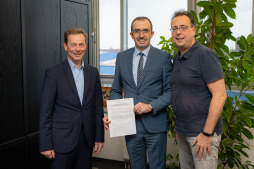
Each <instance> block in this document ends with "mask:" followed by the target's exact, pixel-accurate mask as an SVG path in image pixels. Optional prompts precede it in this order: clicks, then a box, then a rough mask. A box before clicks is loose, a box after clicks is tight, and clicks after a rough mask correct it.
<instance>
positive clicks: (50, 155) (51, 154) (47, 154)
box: [41, 150, 55, 159]
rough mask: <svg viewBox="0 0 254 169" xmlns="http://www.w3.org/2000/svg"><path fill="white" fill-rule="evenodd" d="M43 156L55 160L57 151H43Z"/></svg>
mask: <svg viewBox="0 0 254 169" xmlns="http://www.w3.org/2000/svg"><path fill="white" fill-rule="evenodd" d="M41 154H42V155H43V156H45V157H46V158H48V159H51V158H55V151H54V150H48V151H43V152H41Z"/></svg>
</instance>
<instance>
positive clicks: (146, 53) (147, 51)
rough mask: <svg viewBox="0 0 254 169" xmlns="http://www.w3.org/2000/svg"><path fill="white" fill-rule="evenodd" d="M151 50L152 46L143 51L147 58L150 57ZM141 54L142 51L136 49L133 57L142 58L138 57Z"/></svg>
mask: <svg viewBox="0 0 254 169" xmlns="http://www.w3.org/2000/svg"><path fill="white" fill-rule="evenodd" d="M150 48H151V46H148V47H147V48H146V49H145V50H143V51H142V53H144V54H145V55H144V56H145V57H147V56H148V53H149V51H150ZM139 53H140V51H139V50H138V49H137V48H136V47H135V49H134V53H133V56H138V57H140V56H139V55H138V54H139Z"/></svg>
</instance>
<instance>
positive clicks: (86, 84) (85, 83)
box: [82, 64, 90, 105]
mask: <svg viewBox="0 0 254 169" xmlns="http://www.w3.org/2000/svg"><path fill="white" fill-rule="evenodd" d="M83 72H84V93H83V102H82V105H84V103H85V101H86V95H87V92H88V86H89V81H90V79H89V78H90V77H89V68H88V65H87V64H85V65H84V69H83Z"/></svg>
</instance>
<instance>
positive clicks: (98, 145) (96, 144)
mask: <svg viewBox="0 0 254 169" xmlns="http://www.w3.org/2000/svg"><path fill="white" fill-rule="evenodd" d="M102 147H103V143H98V142H95V145H94V152H95V154H98V153H99V152H100V151H101V149H102Z"/></svg>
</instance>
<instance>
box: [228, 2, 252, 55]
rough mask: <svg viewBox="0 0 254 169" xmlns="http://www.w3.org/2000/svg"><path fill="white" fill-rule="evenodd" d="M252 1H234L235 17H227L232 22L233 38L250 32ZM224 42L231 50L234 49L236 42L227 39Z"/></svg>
mask: <svg viewBox="0 0 254 169" xmlns="http://www.w3.org/2000/svg"><path fill="white" fill-rule="evenodd" d="M252 3H253V0H245V1H244V3H243V2H242V1H237V2H236V8H235V9H234V10H235V13H236V19H231V18H229V19H228V21H229V22H231V23H233V24H234V26H233V27H232V28H231V31H232V32H233V36H234V37H235V38H240V36H241V35H243V36H245V37H247V36H248V35H249V34H251V33H252V30H251V27H252V17H253V16H252V5H253V4H252ZM226 44H227V46H228V47H229V49H230V50H231V51H232V50H235V48H236V43H235V42H234V41H227V42H226Z"/></svg>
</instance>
